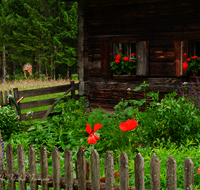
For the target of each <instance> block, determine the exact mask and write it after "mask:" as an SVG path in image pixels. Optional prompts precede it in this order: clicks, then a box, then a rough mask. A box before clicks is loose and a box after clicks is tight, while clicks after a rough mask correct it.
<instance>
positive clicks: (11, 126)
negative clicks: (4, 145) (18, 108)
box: [0, 106, 22, 140]
mask: <svg viewBox="0 0 200 190" xmlns="http://www.w3.org/2000/svg"><path fill="white" fill-rule="evenodd" d="M0 115H1V117H0V130H1V134H2V136H3V139H4V140H7V139H9V138H10V136H11V134H12V133H14V132H17V131H19V126H21V125H22V124H21V122H19V120H18V119H17V115H16V114H15V112H14V111H13V110H12V109H11V107H10V106H7V107H1V106H0Z"/></svg>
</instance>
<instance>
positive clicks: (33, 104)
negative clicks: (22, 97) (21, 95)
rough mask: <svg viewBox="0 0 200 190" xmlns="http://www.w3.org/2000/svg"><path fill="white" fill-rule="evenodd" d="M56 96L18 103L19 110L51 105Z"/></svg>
mask: <svg viewBox="0 0 200 190" xmlns="http://www.w3.org/2000/svg"><path fill="white" fill-rule="evenodd" d="M55 99H56V98H50V99H45V100H37V101H32V102H24V103H20V107H21V110H24V109H30V108H35V107H42V106H47V105H52V104H53V103H54V102H55V101H56V100H55Z"/></svg>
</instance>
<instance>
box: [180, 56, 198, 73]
mask: <svg viewBox="0 0 200 190" xmlns="http://www.w3.org/2000/svg"><path fill="white" fill-rule="evenodd" d="M184 55H185V56H187V54H186V53H184ZM187 62H188V63H187ZM187 62H184V63H183V69H187V71H192V72H198V70H199V69H200V57H197V56H196V55H194V56H190V57H188V58H187Z"/></svg>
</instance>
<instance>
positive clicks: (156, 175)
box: [150, 154, 160, 190]
mask: <svg viewBox="0 0 200 190" xmlns="http://www.w3.org/2000/svg"><path fill="white" fill-rule="evenodd" d="M150 181H151V189H152V190H160V161H159V159H158V157H157V156H156V155H155V154H154V155H153V156H152V157H151V160H150Z"/></svg>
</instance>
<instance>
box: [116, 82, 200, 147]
mask: <svg viewBox="0 0 200 190" xmlns="http://www.w3.org/2000/svg"><path fill="white" fill-rule="evenodd" d="M142 85H144V84H142ZM142 85H141V86H140V87H137V88H136V89H135V90H140V89H141V87H142ZM135 90H134V91H135ZM144 93H145V92H144ZM176 95H177V94H176V92H173V93H171V94H168V95H166V96H165V98H164V99H163V100H162V101H161V102H158V97H159V94H158V93H154V92H149V93H147V94H146V95H145V96H144V97H146V96H147V97H148V98H152V100H153V102H151V103H150V105H149V106H147V107H146V110H145V111H144V112H139V109H138V106H142V105H143V104H144V103H146V99H143V100H140V101H136V100H134V101H133V100H129V101H125V102H120V103H119V104H118V105H117V106H115V109H117V111H116V114H117V115H120V118H123V119H130V118H131V117H135V118H136V120H137V121H138V128H139V129H140V130H141V133H140V136H141V137H142V138H143V143H145V144H152V143H153V142H154V141H155V139H157V138H165V139H168V138H170V139H171V141H172V142H175V143H177V144H181V143H185V141H186V139H187V138H188V139H189V140H193V141H194V142H195V143H198V142H199V140H198V139H199V138H200V115H199V109H198V108H196V107H195V106H192V103H191V102H190V101H189V100H188V99H186V98H184V96H182V97H179V98H178V99H175V97H176ZM130 104H133V106H129V105H130Z"/></svg>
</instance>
